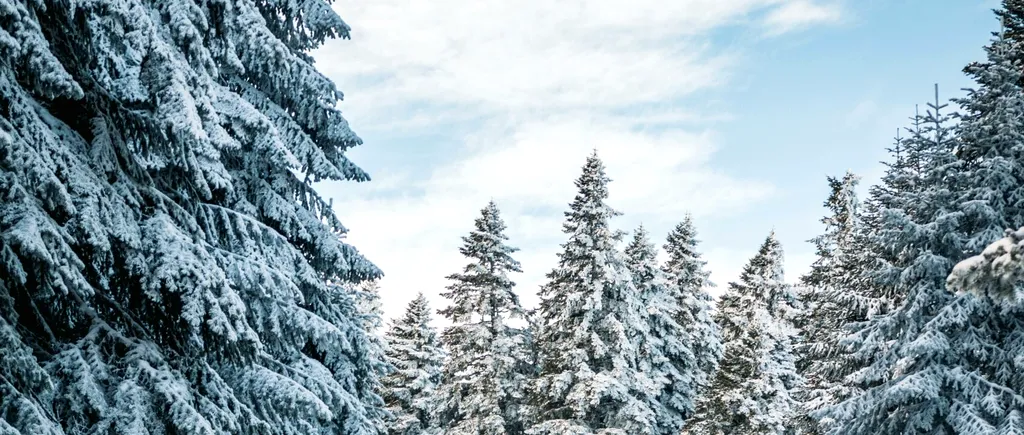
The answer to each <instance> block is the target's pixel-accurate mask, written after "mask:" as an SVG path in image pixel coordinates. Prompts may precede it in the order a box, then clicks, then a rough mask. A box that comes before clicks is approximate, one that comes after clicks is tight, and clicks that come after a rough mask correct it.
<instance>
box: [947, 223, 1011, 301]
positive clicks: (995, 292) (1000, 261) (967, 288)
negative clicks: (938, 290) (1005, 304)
mask: <svg viewBox="0 0 1024 435" xmlns="http://www.w3.org/2000/svg"><path fill="white" fill-rule="evenodd" d="M1022 252H1024V228H1020V229H1018V230H1016V231H1014V230H1006V237H1003V238H1002V239H999V240H997V241H995V242H994V243H992V244H991V245H989V246H988V247H987V248H985V250H984V251H982V253H981V254H979V255H975V256H973V257H970V258H968V259H966V260H963V261H961V262H960V263H958V264H957V265H956V266H954V267H953V271H952V272H951V273H950V274H949V277H948V278H947V279H946V285H947V287H948V288H949V289H950V290H951V291H955V292H957V293H962V292H971V293H975V294H977V295H979V296H982V295H988V296H989V297H991V298H993V299H997V300H1011V301H1020V300H1022V299H1024V294H1021V293H1020V292H1017V291H1016V288H1017V283H1018V282H1020V281H1021V279H1022V278H1024V261H1022V260H1024V259H1022Z"/></svg>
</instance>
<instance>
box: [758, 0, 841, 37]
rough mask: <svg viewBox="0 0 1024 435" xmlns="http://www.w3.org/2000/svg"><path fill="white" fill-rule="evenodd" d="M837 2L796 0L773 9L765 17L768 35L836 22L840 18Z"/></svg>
mask: <svg viewBox="0 0 1024 435" xmlns="http://www.w3.org/2000/svg"><path fill="white" fill-rule="evenodd" d="M842 16H843V14H842V9H841V8H840V6H839V5H838V4H835V3H833V4H819V3H814V2H812V1H809V0H797V1H792V2H787V3H786V4H784V5H782V6H780V7H778V8H775V9H773V10H772V11H771V12H769V13H768V16H767V17H766V18H765V25H766V26H767V28H768V33H769V34H770V35H781V34H783V33H787V32H791V31H794V30H799V29H803V28H806V27H809V26H812V25H816V24H821V23H836V22H838V21H840V19H841V18H842Z"/></svg>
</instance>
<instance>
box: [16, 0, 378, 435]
mask: <svg viewBox="0 0 1024 435" xmlns="http://www.w3.org/2000/svg"><path fill="white" fill-rule="evenodd" d="M348 33H349V27H348V25H346V24H345V23H344V22H343V21H342V20H341V19H340V18H339V17H338V16H337V15H336V14H335V13H334V12H333V11H332V10H331V7H330V4H329V3H328V2H327V1H323V0H308V1H301V2H284V1H253V0H225V1H218V2H193V1H188V0H167V1H158V2H147V1H140V0H116V1H91V2H90V1H87V2H82V1H46V2H44V1H27V0H0V192H2V193H0V432H2V433H5V434H12V433H13V434H32V435H48V434H84V433H188V434H194V435H214V434H225V433H245V434H300V433H303V434H305V433H336V434H372V433H375V427H376V423H375V419H376V418H378V410H376V409H374V406H375V405H374V404H375V403H376V402H377V400H379V399H378V398H376V397H375V395H374V393H373V391H372V390H373V380H372V376H374V375H373V373H374V370H375V368H374V366H375V363H374V362H373V361H372V358H371V357H370V353H372V347H373V344H372V341H371V340H370V339H369V338H368V337H367V334H366V332H365V330H364V328H363V325H362V323H361V321H360V320H359V318H358V311H357V308H356V306H355V301H354V300H353V298H354V296H353V294H352V293H351V292H349V291H347V290H346V286H347V285H350V284H353V283H357V282H360V281H363V280H367V279H372V278H375V277H378V276H379V275H380V271H379V270H378V269H377V268H376V267H374V266H373V265H372V264H371V263H369V262H368V261H367V260H365V259H364V258H363V257H362V256H361V255H360V254H359V253H358V252H357V251H356V250H355V248H353V247H352V246H350V245H348V244H347V243H346V242H345V241H344V239H343V237H344V234H345V233H346V229H345V228H344V227H343V226H342V225H341V223H340V222H339V221H338V219H337V217H336V216H335V214H334V212H333V211H332V210H331V208H330V207H329V205H328V201H326V200H324V199H323V198H321V196H320V195H319V194H318V193H317V191H316V190H315V189H314V188H313V187H312V183H313V182H315V181H319V180H356V181H363V180H367V179H368V176H367V175H366V174H365V173H364V172H363V171H362V170H361V169H359V168H358V167H357V166H355V165H354V164H353V163H352V162H351V161H349V160H348V159H347V158H346V157H345V153H346V151H347V150H348V149H349V148H351V147H353V146H356V145H359V144H360V143H361V140H360V139H359V138H358V137H357V136H356V135H355V134H354V133H353V132H352V130H351V129H350V128H349V126H348V123H347V122H346V121H345V119H344V118H343V117H342V115H341V112H340V111H339V110H338V108H337V102H338V101H339V100H340V99H341V97H342V95H341V93H340V92H339V91H338V90H337V89H336V88H335V86H334V84H333V83H332V82H331V81H330V80H329V79H327V78H326V77H325V76H323V75H322V74H320V73H319V72H318V71H317V70H316V68H314V66H313V62H312V59H311V57H310V56H309V54H308V53H309V51H310V50H312V49H314V48H316V47H318V46H320V45H321V44H322V43H323V42H324V41H325V40H326V39H327V38H333V37H338V36H341V37H345V38H347V37H348Z"/></svg>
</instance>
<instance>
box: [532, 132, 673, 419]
mask: <svg viewBox="0 0 1024 435" xmlns="http://www.w3.org/2000/svg"><path fill="white" fill-rule="evenodd" d="M609 181H610V180H609V178H608V177H607V175H605V170H604V164H603V163H602V162H601V160H600V159H599V158H598V157H597V152H596V151H595V152H594V154H592V155H591V156H589V157H588V158H587V162H586V164H585V165H584V167H583V174H582V175H580V177H579V178H578V179H577V180H576V187H577V188H578V189H579V192H578V193H577V195H576V198H575V199H574V200H573V202H572V203H571V204H570V205H569V208H570V209H569V211H568V212H566V213H565V215H566V220H565V223H564V224H563V227H562V228H563V232H565V233H566V234H568V235H569V240H568V241H567V242H565V243H564V244H563V245H562V252H560V253H559V254H558V259H559V260H558V265H557V266H556V267H555V269H554V270H552V271H551V272H550V273H548V275H547V277H548V282H547V283H546V284H545V285H544V286H543V287H541V290H540V297H541V303H540V316H541V322H542V324H541V327H540V333H539V336H538V339H537V342H538V344H539V346H540V354H541V367H540V375H539V379H538V381H537V382H536V383H535V385H534V404H535V405H536V406H537V407H538V414H537V418H538V420H539V422H538V423H537V424H536V425H534V426H533V427H532V428H531V430H530V432H529V433H532V434H538V435H540V434H595V433H596V434H623V435H624V434H630V435H633V434H635V435H643V434H650V433H653V431H654V427H655V418H656V414H655V412H654V410H652V409H651V408H650V407H649V406H648V403H649V400H650V395H652V394H653V393H654V391H655V389H654V387H653V384H652V382H651V381H650V379H649V378H648V377H647V375H646V374H644V373H643V372H642V371H641V370H640V367H639V361H640V355H639V349H638V345H637V343H638V342H639V341H640V340H638V338H639V337H643V336H645V335H646V333H647V331H646V329H647V326H646V325H647V322H646V321H645V318H644V315H643V314H642V312H643V309H644V307H643V306H642V304H641V301H640V299H639V297H638V293H637V290H636V287H635V286H634V285H633V282H632V277H631V276H630V273H629V270H628V268H627V266H626V262H625V258H624V256H623V254H622V253H621V252H619V251H618V250H617V249H616V244H617V243H618V242H619V241H620V240H621V238H622V236H623V234H622V233H620V232H617V231H614V230H612V229H611V228H610V227H609V221H610V220H611V218H612V217H615V216H617V215H619V213H618V212H617V211H615V210H613V209H612V208H611V207H609V206H608V205H607V204H606V203H605V200H606V199H607V198H608V182H609Z"/></svg>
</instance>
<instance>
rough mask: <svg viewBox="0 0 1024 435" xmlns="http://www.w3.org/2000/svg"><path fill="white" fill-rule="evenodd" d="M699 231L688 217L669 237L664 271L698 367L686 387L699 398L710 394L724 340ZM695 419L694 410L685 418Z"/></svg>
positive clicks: (679, 320) (679, 322)
mask: <svg viewBox="0 0 1024 435" xmlns="http://www.w3.org/2000/svg"><path fill="white" fill-rule="evenodd" d="M698 243H699V241H698V240H697V230H696V228H695V227H694V225H693V218H692V217H691V216H690V215H689V214H687V215H686V216H685V218H684V219H683V221H682V222H680V223H679V224H677V225H676V226H675V228H673V229H672V231H671V232H670V233H669V234H668V238H667V240H666V243H665V245H663V248H664V249H665V253H666V254H667V256H668V260H667V261H666V262H665V264H664V265H663V266H662V271H663V272H664V273H665V275H666V276H667V278H668V281H669V286H671V287H672V290H671V293H672V294H673V295H674V297H675V298H676V300H677V302H676V303H677V305H678V306H679V308H680V309H679V311H678V312H677V313H676V314H677V317H676V319H675V320H676V323H677V324H679V325H680V326H681V327H682V328H683V337H684V339H683V340H684V341H683V345H684V346H686V347H687V348H688V349H689V353H690V354H692V355H693V358H694V360H695V366H694V367H693V368H692V369H690V370H691V372H692V375H691V376H690V377H689V378H690V382H691V385H689V386H688V387H686V388H687V389H688V390H692V391H693V394H696V395H697V396H698V397H699V396H700V395H701V394H703V393H704V392H706V391H707V388H708V386H709V385H710V383H711V379H712V376H713V375H714V374H715V371H716V370H717V369H718V362H719V360H720V359H721V358H722V340H721V337H720V332H719V328H718V325H717V324H716V323H715V320H714V319H713V318H712V315H711V313H712V309H711V308H712V302H713V298H712V297H711V295H710V294H709V293H708V289H709V288H711V287H713V286H714V283H712V282H711V279H710V278H711V273H710V272H709V271H708V270H706V267H707V262H706V261H704V260H703V259H701V254H700V252H698V251H697V244H698ZM690 415H692V410H691V412H689V413H688V414H686V418H689V416H690Z"/></svg>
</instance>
